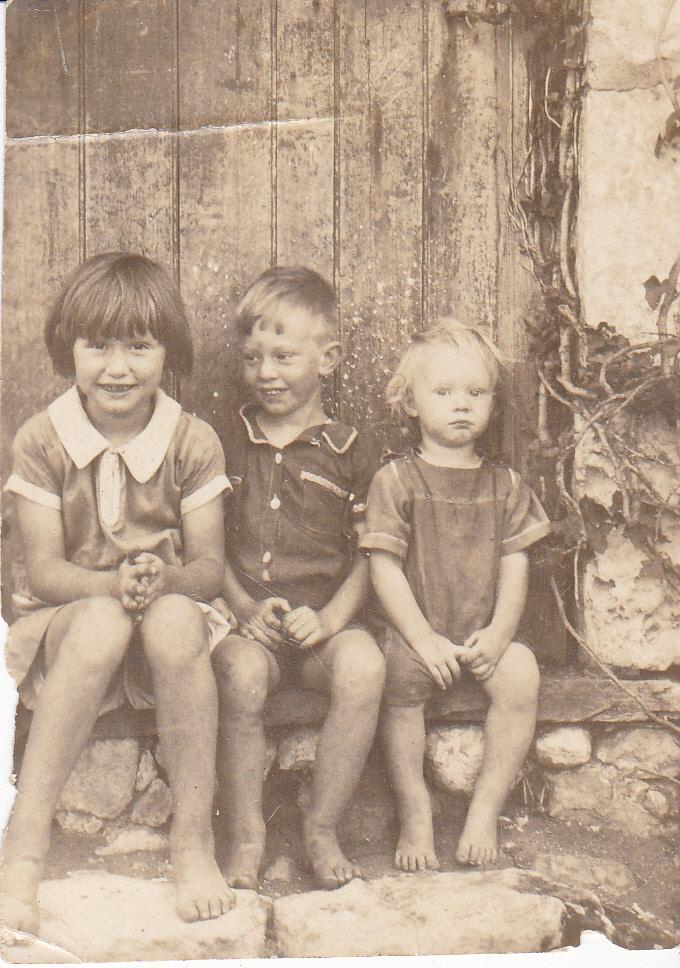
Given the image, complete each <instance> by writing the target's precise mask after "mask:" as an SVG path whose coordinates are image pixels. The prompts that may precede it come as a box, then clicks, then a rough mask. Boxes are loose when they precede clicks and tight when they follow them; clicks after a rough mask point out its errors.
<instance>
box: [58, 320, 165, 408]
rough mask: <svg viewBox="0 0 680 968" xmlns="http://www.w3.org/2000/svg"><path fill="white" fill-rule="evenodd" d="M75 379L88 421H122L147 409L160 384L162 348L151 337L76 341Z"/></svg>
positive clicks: (162, 363)
mask: <svg viewBox="0 0 680 968" xmlns="http://www.w3.org/2000/svg"><path fill="white" fill-rule="evenodd" d="M73 362H74V364H75V378H76V383H77V384H78V387H79V388H80V391H81V393H82V394H83V395H84V396H85V398H86V401H87V412H88V415H89V417H90V420H92V422H93V423H94V424H95V426H96V425H97V422H98V420H101V419H110V418H112V417H113V418H114V419H118V418H120V419H121V420H123V419H125V418H126V417H129V416H130V415H131V414H133V413H135V412H136V411H137V410H138V408H139V409H140V410H147V409H149V408H151V406H152V405H153V403H152V401H153V396H154V394H155V392H156V390H157V389H158V388H159V386H160V385H161V380H162V379H163V367H164V364H165V347H164V346H163V344H162V343H159V342H158V340H157V339H156V338H155V337H154V336H152V335H151V333H144V334H143V335H141V336H132V337H122V338H121V339H102V340H92V341H91V342H90V341H89V340H86V339H82V338H79V339H77V340H76V341H75V343H74V346H73Z"/></svg>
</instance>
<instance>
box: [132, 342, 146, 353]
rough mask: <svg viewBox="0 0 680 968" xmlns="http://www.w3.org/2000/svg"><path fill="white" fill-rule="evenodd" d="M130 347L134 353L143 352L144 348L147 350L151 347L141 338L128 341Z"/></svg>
mask: <svg viewBox="0 0 680 968" xmlns="http://www.w3.org/2000/svg"><path fill="white" fill-rule="evenodd" d="M130 349H132V350H134V352H135V353H143V352H144V350H149V349H151V347H150V345H149V344H148V343H145V342H144V341H143V340H134V342H132V343H130Z"/></svg>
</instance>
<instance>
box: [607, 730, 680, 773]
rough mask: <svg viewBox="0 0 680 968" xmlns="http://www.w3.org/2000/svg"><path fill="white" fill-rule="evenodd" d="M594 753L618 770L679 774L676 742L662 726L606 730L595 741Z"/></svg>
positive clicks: (678, 753) (677, 744) (678, 750)
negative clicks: (596, 741) (614, 730)
mask: <svg viewBox="0 0 680 968" xmlns="http://www.w3.org/2000/svg"><path fill="white" fill-rule="evenodd" d="M595 756H596V757H597V759H598V760H600V761H601V762H602V763H611V764H612V766H616V767H618V768H619V769H620V770H640V771H642V772H646V773H657V774H659V775H660V776H673V777H678V776H680V743H678V741H677V739H675V737H674V736H673V735H672V733H670V732H669V731H668V730H665V729H663V728H662V727H654V726H634V727H633V728H632V729H619V730H616V732H613V733H607V734H605V735H604V736H603V737H602V739H601V740H600V741H599V743H597V746H596V749H595Z"/></svg>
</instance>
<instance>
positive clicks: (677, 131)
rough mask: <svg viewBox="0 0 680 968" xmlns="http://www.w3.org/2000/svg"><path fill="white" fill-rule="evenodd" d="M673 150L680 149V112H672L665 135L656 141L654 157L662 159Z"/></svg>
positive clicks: (665, 128) (661, 135)
mask: <svg viewBox="0 0 680 968" xmlns="http://www.w3.org/2000/svg"><path fill="white" fill-rule="evenodd" d="M672 148H675V149H678V148H680V112H678V111H672V112H671V114H670V115H669V116H668V120H667V121H666V125H665V127H664V130H663V134H660V135H659V137H658V138H657V139H656V145H655V146H654V155H655V156H656V157H657V158H660V157H661V156H662V155H663V154H665V152H666V151H668V150H669V149H672Z"/></svg>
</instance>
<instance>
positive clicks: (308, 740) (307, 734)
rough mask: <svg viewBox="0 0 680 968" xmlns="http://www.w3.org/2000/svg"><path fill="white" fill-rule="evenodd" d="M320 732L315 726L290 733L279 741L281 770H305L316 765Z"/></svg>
mask: <svg viewBox="0 0 680 968" xmlns="http://www.w3.org/2000/svg"><path fill="white" fill-rule="evenodd" d="M318 741H319V730H318V729H316V728H315V727H313V726H308V727H305V728H304V729H299V730H296V731H295V732H294V733H289V734H288V735H287V736H284V737H283V738H282V739H281V740H280V741H279V749H278V760H279V769H280V770H304V769H306V768H308V767H311V766H313V765H314V760H315V758H316V744H317V743H318Z"/></svg>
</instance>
